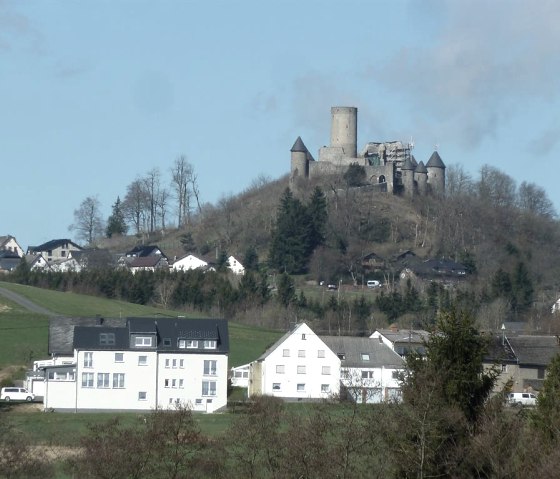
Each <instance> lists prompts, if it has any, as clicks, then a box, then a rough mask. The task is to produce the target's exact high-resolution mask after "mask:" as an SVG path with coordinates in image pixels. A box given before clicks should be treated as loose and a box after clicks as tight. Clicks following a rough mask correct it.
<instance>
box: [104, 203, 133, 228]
mask: <svg viewBox="0 0 560 479" xmlns="http://www.w3.org/2000/svg"><path fill="white" fill-rule="evenodd" d="M127 231H128V225H127V224H126V220H125V218H124V211H123V209H122V204H121V199H120V197H118V196H117V201H115V204H114V205H113V212H112V214H111V216H109V218H108V219H107V228H106V229H105V234H106V236H107V238H111V237H112V236H113V235H124V234H126V232H127Z"/></svg>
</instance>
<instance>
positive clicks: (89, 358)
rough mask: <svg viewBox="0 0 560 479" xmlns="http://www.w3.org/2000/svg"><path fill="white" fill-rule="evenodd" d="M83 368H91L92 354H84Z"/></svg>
mask: <svg viewBox="0 0 560 479" xmlns="http://www.w3.org/2000/svg"><path fill="white" fill-rule="evenodd" d="M84 368H93V353H84Z"/></svg>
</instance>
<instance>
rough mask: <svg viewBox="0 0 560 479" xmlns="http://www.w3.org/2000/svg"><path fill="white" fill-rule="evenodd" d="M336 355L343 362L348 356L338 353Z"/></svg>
mask: <svg viewBox="0 0 560 479" xmlns="http://www.w3.org/2000/svg"><path fill="white" fill-rule="evenodd" d="M336 355H337V356H338V359H341V360H342V361H344V360H345V359H346V355H345V354H344V353H336Z"/></svg>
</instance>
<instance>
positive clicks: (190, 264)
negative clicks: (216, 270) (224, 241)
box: [171, 254, 208, 271]
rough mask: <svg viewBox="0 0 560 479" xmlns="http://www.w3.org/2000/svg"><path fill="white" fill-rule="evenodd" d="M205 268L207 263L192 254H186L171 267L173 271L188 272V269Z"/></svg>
mask: <svg viewBox="0 0 560 479" xmlns="http://www.w3.org/2000/svg"><path fill="white" fill-rule="evenodd" d="M207 266H208V262H206V261H204V260H203V259H200V258H197V257H196V256H195V255H194V254H186V255H185V256H182V257H181V258H179V259H178V260H176V261H175V262H174V263H173V264H172V265H171V267H172V268H173V269H174V270H175V271H188V270H190V269H198V268H206V267H207Z"/></svg>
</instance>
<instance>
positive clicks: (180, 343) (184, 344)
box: [177, 339, 187, 349]
mask: <svg viewBox="0 0 560 479" xmlns="http://www.w3.org/2000/svg"><path fill="white" fill-rule="evenodd" d="M177 346H178V347H179V349H186V348H187V340H186V339H179V341H178V342H177Z"/></svg>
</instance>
